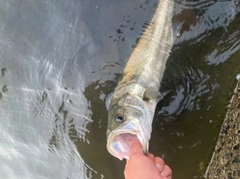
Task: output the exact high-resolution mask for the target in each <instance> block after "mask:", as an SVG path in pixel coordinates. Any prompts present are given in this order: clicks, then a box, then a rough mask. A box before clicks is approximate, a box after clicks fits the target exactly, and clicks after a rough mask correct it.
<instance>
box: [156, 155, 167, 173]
mask: <svg viewBox="0 0 240 179" xmlns="http://www.w3.org/2000/svg"><path fill="white" fill-rule="evenodd" d="M155 165H156V167H157V168H158V170H159V172H162V171H163V169H164V165H165V162H164V160H163V159H161V158H160V157H156V158H155Z"/></svg>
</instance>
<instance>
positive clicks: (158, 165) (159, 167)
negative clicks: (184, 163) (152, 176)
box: [156, 163, 163, 171]
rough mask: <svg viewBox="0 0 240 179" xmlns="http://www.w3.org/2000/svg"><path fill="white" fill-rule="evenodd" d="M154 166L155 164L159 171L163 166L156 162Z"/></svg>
mask: <svg viewBox="0 0 240 179" xmlns="http://www.w3.org/2000/svg"><path fill="white" fill-rule="evenodd" d="M156 166H157V168H158V170H159V171H162V169H163V166H162V165H160V164H159V163H157V164H156Z"/></svg>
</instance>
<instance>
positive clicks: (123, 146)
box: [107, 0, 174, 160]
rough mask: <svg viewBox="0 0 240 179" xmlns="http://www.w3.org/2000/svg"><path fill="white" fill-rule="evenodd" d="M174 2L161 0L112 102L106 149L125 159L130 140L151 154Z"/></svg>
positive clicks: (168, 46)
mask: <svg viewBox="0 0 240 179" xmlns="http://www.w3.org/2000/svg"><path fill="white" fill-rule="evenodd" d="M173 11H174V2H173V0H160V2H159V4H158V6H157V9H156V11H155V13H154V15H153V18H152V21H151V23H150V24H149V26H148V27H147V28H146V30H145V31H144V33H143V35H142V36H141V38H140V40H139V42H138V44H137V46H136V48H135V49H134V51H133V53H132V54H131V56H130V59H129V61H128V63H127V65H126V67H125V69H124V72H123V75H122V78H121V79H120V80H119V82H118V85H117V87H116V88H115V90H114V93H113V95H112V97H111V99H110V104H109V111H108V129H107V149H108V151H109V152H110V153H111V154H112V155H113V156H115V157H117V158H119V159H120V160H122V159H123V158H126V159H128V158H129V150H130V141H131V139H137V140H139V141H140V143H141V144H142V148H143V152H144V153H147V151H148V142H149V140H150V136H151V131H152V120H153V117H154V112H155V108H156V105H157V103H158V101H159V100H160V99H161V98H162V96H161V94H160V93H159V88H160V84H161V81H162V78H163V74H164V71H165V67H166V62H167V59H168V57H169V54H170V52H171V48H172V45H173V41H174V37H173V32H172V17H173Z"/></svg>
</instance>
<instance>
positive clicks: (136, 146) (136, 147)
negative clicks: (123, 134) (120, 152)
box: [130, 140, 143, 156]
mask: <svg viewBox="0 0 240 179" xmlns="http://www.w3.org/2000/svg"><path fill="white" fill-rule="evenodd" d="M136 153H137V154H143V150H142V145H141V144H140V142H139V141H137V140H134V141H133V142H132V144H131V146H130V156H131V155H133V154H136Z"/></svg>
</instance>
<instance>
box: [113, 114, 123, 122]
mask: <svg viewBox="0 0 240 179" xmlns="http://www.w3.org/2000/svg"><path fill="white" fill-rule="evenodd" d="M115 121H117V122H123V121H125V118H124V116H122V115H120V114H117V115H116V116H115Z"/></svg>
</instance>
